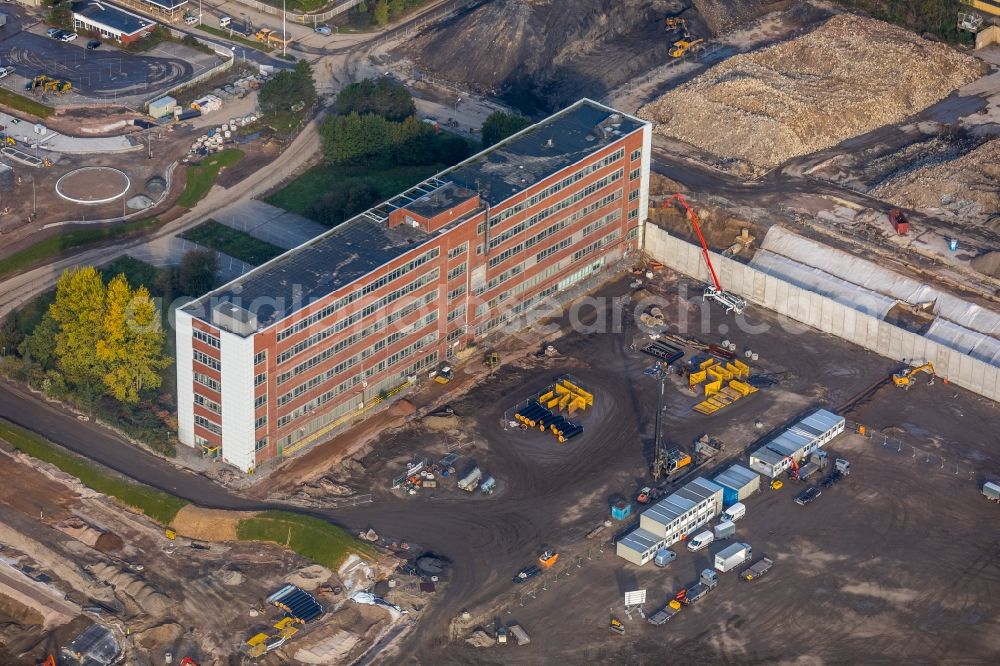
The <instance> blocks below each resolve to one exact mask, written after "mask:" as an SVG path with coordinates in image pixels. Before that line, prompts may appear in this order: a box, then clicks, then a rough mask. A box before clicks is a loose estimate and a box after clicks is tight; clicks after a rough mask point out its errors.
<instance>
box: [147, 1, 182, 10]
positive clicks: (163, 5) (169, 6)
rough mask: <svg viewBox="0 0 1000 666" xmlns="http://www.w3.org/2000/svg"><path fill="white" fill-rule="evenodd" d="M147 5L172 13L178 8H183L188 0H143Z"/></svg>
mask: <svg viewBox="0 0 1000 666" xmlns="http://www.w3.org/2000/svg"><path fill="white" fill-rule="evenodd" d="M143 2H145V3H146V4H147V5H153V6H154V7H159V8H160V9H164V10H166V11H168V12H169V11H173V10H175V9H177V8H178V7H183V6H184V5H186V4H187V3H188V0H143Z"/></svg>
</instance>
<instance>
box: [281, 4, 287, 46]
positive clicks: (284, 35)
mask: <svg viewBox="0 0 1000 666" xmlns="http://www.w3.org/2000/svg"><path fill="white" fill-rule="evenodd" d="M286 46H288V32H287V31H286V30H285V0H281V56H282V57H284V56H285V55H287V54H286V53H285V47H286Z"/></svg>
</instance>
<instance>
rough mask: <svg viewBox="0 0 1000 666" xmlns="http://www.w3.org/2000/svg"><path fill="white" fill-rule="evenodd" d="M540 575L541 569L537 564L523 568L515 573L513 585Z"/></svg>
mask: <svg viewBox="0 0 1000 666" xmlns="http://www.w3.org/2000/svg"><path fill="white" fill-rule="evenodd" d="M540 573H542V568H541V567H540V566H538V565H537V564H532V565H531V566H530V567H524V568H523V569H521V570H520V571H518V572H517V575H516V576H514V583H523V582H524V581H526V580H528V579H529V578H534V577H535V576H537V575H538V574H540Z"/></svg>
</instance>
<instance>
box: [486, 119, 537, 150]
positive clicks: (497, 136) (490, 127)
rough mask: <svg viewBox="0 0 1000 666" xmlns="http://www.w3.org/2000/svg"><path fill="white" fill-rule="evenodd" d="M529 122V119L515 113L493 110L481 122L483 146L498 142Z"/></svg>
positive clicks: (521, 128) (515, 132) (518, 130)
mask: <svg viewBox="0 0 1000 666" xmlns="http://www.w3.org/2000/svg"><path fill="white" fill-rule="evenodd" d="M530 124H531V121H530V120H528V119H527V118H525V117H524V116H521V115H518V114H516V113H507V112H506V111H494V112H493V113H491V114H490V115H489V116H487V117H486V121H485V122H484V123H483V148H488V147H489V146H492V145H493V144H495V143H500V142H501V141H503V140H504V139H506V138H507V137H509V136H510V135H512V134H517V133H518V132H520V131H521V130H523V129H524V128H525V127H527V126H528V125H530Z"/></svg>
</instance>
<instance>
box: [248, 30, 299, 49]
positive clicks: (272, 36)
mask: <svg viewBox="0 0 1000 666" xmlns="http://www.w3.org/2000/svg"><path fill="white" fill-rule="evenodd" d="M254 39H256V40H257V41H258V42H264V43H265V44H267V45H268V46H273V47H275V48H281V47H283V46H284V47H287V46H289V45H290V44H291V43H292V38H291V37H289V36H288V35H287V34H286V35H285V36H284V38H282V36H281V33H280V32H278V31H277V30H272V29H271V28H261V29H260V30H258V31H257V34H255V35H254Z"/></svg>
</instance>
